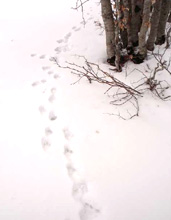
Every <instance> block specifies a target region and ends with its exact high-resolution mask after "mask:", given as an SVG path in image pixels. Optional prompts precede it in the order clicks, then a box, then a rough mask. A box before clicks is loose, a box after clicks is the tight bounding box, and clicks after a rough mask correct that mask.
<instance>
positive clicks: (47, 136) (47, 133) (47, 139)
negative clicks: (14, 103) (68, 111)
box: [39, 87, 58, 151]
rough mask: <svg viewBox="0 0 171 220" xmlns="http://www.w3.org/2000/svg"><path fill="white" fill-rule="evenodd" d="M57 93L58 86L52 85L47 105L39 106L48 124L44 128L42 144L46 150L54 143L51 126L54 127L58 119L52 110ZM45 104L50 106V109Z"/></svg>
mask: <svg viewBox="0 0 171 220" xmlns="http://www.w3.org/2000/svg"><path fill="white" fill-rule="evenodd" d="M55 94H56V88H55V87H52V88H51V89H50V94H49V96H48V97H49V98H48V100H47V101H46V102H47V103H46V105H40V106H39V112H40V114H41V115H42V116H44V119H45V124H46V126H45V128H44V134H43V137H42V139H41V145H42V148H43V150H44V151H47V150H48V149H49V148H50V147H51V145H52V143H51V140H52V137H51V136H52V135H53V129H52V128H51V127H53V125H54V121H56V120H57V118H58V117H57V114H56V112H55V111H53V110H52V107H53V102H54V101H55V100H56V97H55ZM48 103H49V105H48ZM44 106H48V110H47V108H45V107H44Z"/></svg>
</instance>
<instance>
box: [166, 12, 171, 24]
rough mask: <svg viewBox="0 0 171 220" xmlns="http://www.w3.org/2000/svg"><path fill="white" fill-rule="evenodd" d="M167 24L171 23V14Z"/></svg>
mask: <svg viewBox="0 0 171 220" xmlns="http://www.w3.org/2000/svg"><path fill="white" fill-rule="evenodd" d="M167 22H169V23H171V12H170V15H169V18H168V21H167Z"/></svg>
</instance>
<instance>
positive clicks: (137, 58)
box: [132, 53, 144, 64]
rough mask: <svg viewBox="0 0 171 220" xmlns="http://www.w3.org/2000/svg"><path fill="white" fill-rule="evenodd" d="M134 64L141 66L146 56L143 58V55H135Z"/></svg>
mask: <svg viewBox="0 0 171 220" xmlns="http://www.w3.org/2000/svg"><path fill="white" fill-rule="evenodd" d="M132 62H133V63H135V64H140V63H143V62H144V56H142V55H141V54H139V53H138V54H135V55H134V56H133V58H132Z"/></svg>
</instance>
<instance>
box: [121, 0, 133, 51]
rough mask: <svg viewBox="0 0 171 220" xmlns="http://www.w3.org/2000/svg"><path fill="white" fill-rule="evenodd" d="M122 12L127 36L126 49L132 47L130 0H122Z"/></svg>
mask: <svg viewBox="0 0 171 220" xmlns="http://www.w3.org/2000/svg"><path fill="white" fill-rule="evenodd" d="M123 6H124V8H123V13H124V21H125V22H124V23H125V27H126V30H127V38H128V46H127V48H128V50H129V48H131V47H132V34H131V0H123Z"/></svg>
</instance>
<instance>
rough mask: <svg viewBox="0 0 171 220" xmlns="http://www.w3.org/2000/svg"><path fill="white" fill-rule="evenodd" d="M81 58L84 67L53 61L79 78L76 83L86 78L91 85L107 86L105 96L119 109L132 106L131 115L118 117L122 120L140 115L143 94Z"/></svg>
mask: <svg viewBox="0 0 171 220" xmlns="http://www.w3.org/2000/svg"><path fill="white" fill-rule="evenodd" d="M79 58H81V59H82V60H83V61H84V64H83V65H78V64H75V63H70V62H67V65H66V66H61V65H60V64H59V62H58V61H57V59H55V58H53V59H52V60H53V61H54V62H55V63H56V64H57V66H58V67H59V68H63V69H68V70H70V71H71V73H73V74H74V75H76V76H78V77H79V79H78V80H77V81H76V82H75V83H77V82H79V81H80V80H81V79H82V78H86V79H87V80H88V81H89V83H93V82H98V83H100V84H105V85H107V86H108V89H107V90H106V92H105V94H108V96H110V97H111V98H112V101H111V104H113V105H114V106H116V107H119V106H123V105H124V106H126V105H128V104H131V105H132V106H133V108H134V111H133V112H132V113H130V112H129V111H128V110H127V116H125V117H123V116H121V114H120V112H119V113H118V114H117V116H119V117H120V118H123V119H125V120H126V119H131V118H133V117H135V116H138V115H139V104H138V97H141V96H142V94H141V92H139V91H138V90H136V89H134V88H133V87H131V86H129V85H127V84H125V83H123V82H122V81H120V80H118V79H117V78H116V77H114V76H113V75H112V74H110V73H108V72H107V71H105V70H103V69H102V68H101V67H100V66H99V65H98V64H95V63H92V62H89V61H88V60H87V59H86V58H85V57H83V56H79ZM75 83H74V84H75Z"/></svg>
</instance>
